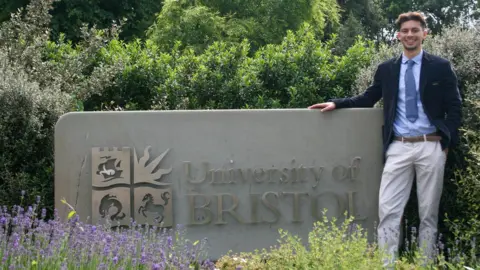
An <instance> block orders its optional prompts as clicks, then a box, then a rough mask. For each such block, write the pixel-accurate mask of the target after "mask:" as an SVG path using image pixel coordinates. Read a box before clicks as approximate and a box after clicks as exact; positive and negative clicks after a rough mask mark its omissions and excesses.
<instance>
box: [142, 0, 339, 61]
mask: <svg viewBox="0 0 480 270" xmlns="http://www.w3.org/2000/svg"><path fill="white" fill-rule="evenodd" d="M339 20H340V17H339V8H338V6H337V3H336V2H335V1H334V0H313V1H306V0H294V1H273V0H261V1H258V0H255V1H253V0H243V1H220V0H216V1H215V0H205V1H190V0H178V1H177V0H166V1H165V5H164V7H163V8H162V11H161V12H160V13H159V14H158V16H157V18H156V21H155V24H153V25H152V26H151V27H150V28H149V31H148V35H149V38H150V39H152V40H154V41H156V42H157V43H158V44H159V45H160V46H161V48H162V50H167V51H168V50H169V49H172V48H173V47H174V46H175V43H176V42H177V41H180V42H181V44H182V46H184V47H189V48H193V49H194V50H195V51H196V52H201V51H202V50H204V49H205V48H206V46H208V45H210V44H212V43H213V42H215V41H226V42H236V43H240V42H242V40H243V39H248V40H249V41H250V42H251V45H252V46H253V50H256V49H257V48H260V47H261V46H264V45H266V44H278V43H279V42H281V41H282V39H283V37H284V36H285V34H286V33H287V30H293V31H296V30H298V29H299V28H300V27H301V25H302V24H303V23H309V24H311V25H312V26H313V27H314V29H315V34H316V35H317V37H323V35H324V33H325V30H326V28H327V27H331V28H334V27H336V26H338V24H339Z"/></svg>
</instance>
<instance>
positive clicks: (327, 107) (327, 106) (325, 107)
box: [308, 102, 335, 112]
mask: <svg viewBox="0 0 480 270" xmlns="http://www.w3.org/2000/svg"><path fill="white" fill-rule="evenodd" d="M308 108H309V109H321V110H320V111H321V112H326V111H333V110H335V103H333V102H325V103H317V104H313V105H312V106H309V107H308Z"/></svg>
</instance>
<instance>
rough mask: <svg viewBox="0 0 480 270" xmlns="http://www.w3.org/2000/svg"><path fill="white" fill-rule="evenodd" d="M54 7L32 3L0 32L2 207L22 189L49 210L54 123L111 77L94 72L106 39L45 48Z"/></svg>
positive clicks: (107, 70) (97, 36)
mask: <svg viewBox="0 0 480 270" xmlns="http://www.w3.org/2000/svg"><path fill="white" fill-rule="evenodd" d="M52 1H53V0H49V1H41V0H34V1H31V3H30V4H29V6H28V7H27V10H26V12H23V11H22V10H20V11H19V12H18V13H16V14H13V16H12V19H11V20H10V21H7V22H4V23H2V25H1V26H0V78H1V80H0V134H1V136H0V164H2V167H1V168H0V205H4V204H7V205H13V204H16V203H18V201H17V200H18V199H17V196H12V195H13V194H19V192H20V190H22V189H23V190H28V192H27V196H30V198H33V197H34V196H36V195H41V196H42V197H44V198H46V200H45V202H44V203H45V204H46V206H47V207H48V208H49V209H50V210H52V207H53V205H54V204H53V182H54V181H53V162H54V157H53V142H54V127H55V123H56V121H57V119H58V117H59V116H60V115H62V114H63V113H65V112H67V111H70V110H76V109H78V107H77V105H78V103H77V101H78V100H82V99H84V98H85V97H88V96H89V95H90V94H91V93H92V92H96V91H101V90H102V89H103V88H104V87H105V86H106V85H108V84H109V83H110V81H111V78H112V74H114V73H115V71H114V70H115V68H116V66H115V65H112V66H108V67H105V66H100V67H93V66H92V63H93V59H95V55H96V53H97V51H98V49H99V48H100V47H101V46H103V45H102V44H103V42H104V40H105V39H106V38H108V35H102V34H101V32H97V31H96V30H95V29H93V30H91V32H85V34H86V35H87V37H86V39H85V41H84V42H83V43H82V44H80V45H79V46H78V47H77V48H72V47H71V46H70V45H69V44H67V43H62V42H61V43H58V44H55V43H52V42H49V40H48V36H49V31H48V24H49V20H50V15H49V14H48V11H49V9H50V8H51V4H52Z"/></svg>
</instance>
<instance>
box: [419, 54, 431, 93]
mask: <svg viewBox="0 0 480 270" xmlns="http://www.w3.org/2000/svg"><path fill="white" fill-rule="evenodd" d="M428 65H430V57H429V54H428V53H427V52H426V51H423V57H422V68H421V69H420V84H419V87H420V90H419V91H420V99H421V100H422V101H423V95H424V93H425V86H426V85H427V81H428V74H427V72H428V70H429V68H428Z"/></svg>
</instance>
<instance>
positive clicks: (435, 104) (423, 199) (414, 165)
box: [309, 12, 461, 262]
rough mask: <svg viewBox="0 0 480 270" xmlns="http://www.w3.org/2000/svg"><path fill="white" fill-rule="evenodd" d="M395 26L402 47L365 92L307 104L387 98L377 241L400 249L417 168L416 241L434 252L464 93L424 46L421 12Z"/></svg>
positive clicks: (344, 104)
mask: <svg viewBox="0 0 480 270" xmlns="http://www.w3.org/2000/svg"><path fill="white" fill-rule="evenodd" d="M396 25H397V28H398V30H399V31H398V33H397V38H398V40H399V41H400V42H401V43H402V45H403V54H402V55H400V56H399V57H395V58H393V59H390V60H388V61H385V62H383V63H382V64H380V65H379V66H378V68H377V70H376V73H375V76H374V81H373V84H372V85H371V86H370V87H368V88H367V89H366V91H365V92H364V93H362V94H360V95H357V96H354V97H350V98H342V99H334V100H331V101H330V102H325V103H319V104H315V105H312V106H310V107H309V108H310V109H321V111H322V112H326V111H331V110H334V109H340V108H354V107H373V106H374V104H375V103H377V102H378V101H379V100H380V98H383V101H384V106H383V113H384V121H385V122H384V128H383V146H384V148H383V149H384V158H385V164H384V169H383V173H382V179H381V185H380V193H379V225H378V238H379V239H378V241H379V246H380V247H382V248H385V249H386V250H387V252H388V254H389V255H390V256H391V258H392V261H391V262H393V260H395V259H396V257H397V256H398V246H399V235H400V233H399V232H400V223H401V218H402V215H403V212H404V208H405V205H406V203H407V201H408V198H409V195H410V191H411V188H412V184H413V180H414V175H415V174H416V184H417V195H418V202H419V205H418V207H419V215H420V221H421V223H420V228H419V245H420V248H422V249H423V250H424V252H425V255H426V256H427V257H428V258H432V256H433V255H434V248H435V247H434V245H435V240H436V234H437V222H438V211H439V202H440V197H441V194H442V189H443V177H444V167H445V161H446V158H447V152H448V149H449V148H451V147H453V146H454V145H455V144H456V143H457V141H458V128H459V126H460V122H461V98H460V94H459V90H458V87H457V78H456V75H455V73H454V72H453V70H452V67H451V65H450V63H449V61H447V60H446V59H443V58H440V57H438V56H434V55H431V54H429V53H427V52H425V51H424V50H423V49H422V43H423V40H424V39H425V38H426V36H427V30H426V22H425V19H424V18H423V16H422V15H421V14H420V13H417V12H408V13H404V14H401V15H400V16H399V17H398V19H397V21H396Z"/></svg>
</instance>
